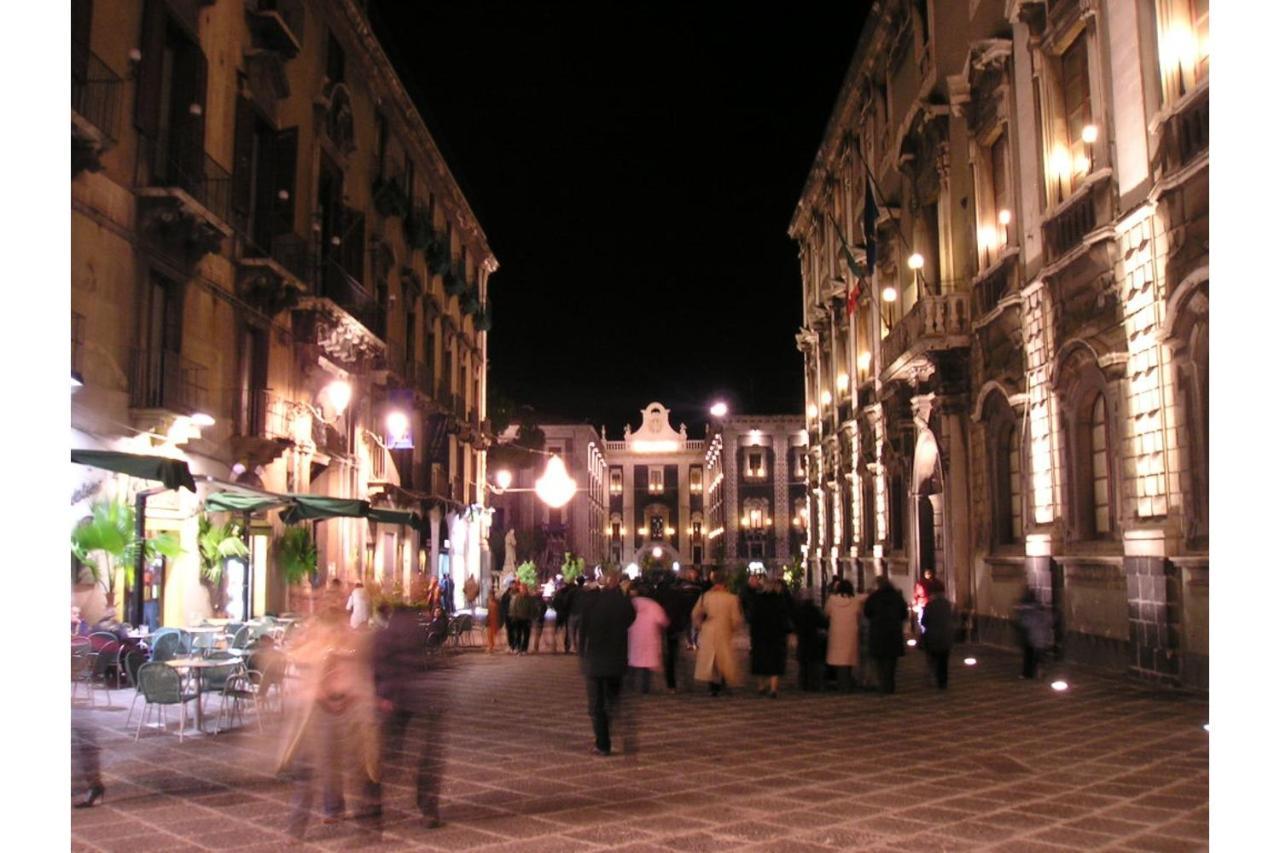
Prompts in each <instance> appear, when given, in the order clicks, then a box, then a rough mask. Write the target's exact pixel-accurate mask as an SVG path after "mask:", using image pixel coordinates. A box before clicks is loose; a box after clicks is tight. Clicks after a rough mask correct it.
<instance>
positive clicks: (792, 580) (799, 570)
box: [782, 557, 804, 592]
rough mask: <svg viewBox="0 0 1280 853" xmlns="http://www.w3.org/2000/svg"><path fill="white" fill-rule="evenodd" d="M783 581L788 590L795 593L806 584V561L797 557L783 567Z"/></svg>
mask: <svg viewBox="0 0 1280 853" xmlns="http://www.w3.org/2000/svg"><path fill="white" fill-rule="evenodd" d="M782 581H783V583H785V584H786V585H787V589H789V590H791V591H792V592H795V591H796V590H798V589H799V588H800V586H801V584H803V583H804V561H803V560H801V559H800V558H799V557H795V558H793V559H792V560H791V562H790V563H787V564H786V565H785V566H783V567H782Z"/></svg>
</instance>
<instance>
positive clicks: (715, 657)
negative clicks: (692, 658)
mask: <svg viewBox="0 0 1280 853" xmlns="http://www.w3.org/2000/svg"><path fill="white" fill-rule="evenodd" d="M692 615H693V624H694V627H696V628H697V629H698V631H699V633H698V657H697V662H696V664H695V666H694V671H693V677H694V678H695V679H697V680H698V681H705V682H707V683H708V684H709V685H710V689H711V695H712V696H719V695H720V691H721V690H723V689H724V688H725V687H726V686H727V685H729V684H733V685H737V684H738V683H740V682H739V674H738V661H737V658H735V657H734V654H733V634H734V632H735V631H737V630H738V629H739V628H741V627H742V625H743V623H744V621H745V620H744V619H743V618H742V604H741V602H739V601H738V596H736V595H734V594H733V593H731V592H729V590H728V589H726V588H725V585H724V576H723V575H722V574H721V573H720V572H718V571H716V572H712V573H711V589H709V590H707V591H706V592H704V593H703V594H702V597H701V598H699V599H698V603H697V604H695V605H694V606H693V614H692Z"/></svg>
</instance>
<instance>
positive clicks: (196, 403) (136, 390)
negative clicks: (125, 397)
mask: <svg viewBox="0 0 1280 853" xmlns="http://www.w3.org/2000/svg"><path fill="white" fill-rule="evenodd" d="M129 375H130V382H129V405H130V406H131V407H132V408H135V409H167V410H169V411H171V412H177V413H178V414H192V413H195V412H206V413H207V412H209V369H208V368H207V367H205V366H204V365H203V364H200V363H199V362H197V361H193V360H192V359H190V358H186V357H184V356H183V355H181V354H180V353H176V352H170V351H168V350H163V349H135V350H133V351H132V353H131V359H130V370H129Z"/></svg>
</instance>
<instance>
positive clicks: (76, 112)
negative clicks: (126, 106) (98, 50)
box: [71, 48, 124, 177]
mask: <svg viewBox="0 0 1280 853" xmlns="http://www.w3.org/2000/svg"><path fill="white" fill-rule="evenodd" d="M72 53H73V55H75V54H77V51H76V50H74V49H73V51H72ZM79 56H81V57H84V62H83V67H77V66H78V65H81V63H76V62H73V63H72V67H71V175H72V177H75V176H76V175H78V174H80V173H81V172H82V171H84V170H86V169H87V170H88V171H90V172H96V171H98V170H99V169H101V168H102V163H101V161H100V159H99V158H100V156H101V155H102V153H103V152H104V151H107V150H108V149H110V148H111V147H112V146H113V145H115V143H116V133H117V131H118V129H119V128H118V124H119V120H120V99H121V97H122V96H123V95H122V91H123V88H124V86H123V83H124V80H123V78H121V77H120V75H119V74H117V73H115V72H114V71H112V70H111V69H110V68H108V67H107V65H106V63H104V62H103V61H102V60H101V59H99V58H98V57H97V56H95V55H94V54H92V53H89V52H88V49H87V48H84V49H83V50H82V52H79Z"/></svg>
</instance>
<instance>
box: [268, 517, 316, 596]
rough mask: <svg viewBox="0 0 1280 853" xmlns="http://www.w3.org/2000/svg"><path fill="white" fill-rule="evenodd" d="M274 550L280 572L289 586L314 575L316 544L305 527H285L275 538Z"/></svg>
mask: <svg viewBox="0 0 1280 853" xmlns="http://www.w3.org/2000/svg"><path fill="white" fill-rule="evenodd" d="M275 549H276V554H277V558H278V559H279V561H280V571H281V572H282V573H283V574H284V580H285V583H286V584H288V585H289V586H293V585H294V584H300V583H302V582H303V581H305V580H307V579H308V578H309V577H311V576H312V575H314V574H315V571H316V560H317V559H318V554H317V552H316V543H315V542H314V541H312V539H311V531H310V530H309V529H307V528H306V527H286V528H285V529H284V532H283V533H281V534H280V535H279V536H278V537H276V541H275Z"/></svg>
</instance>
